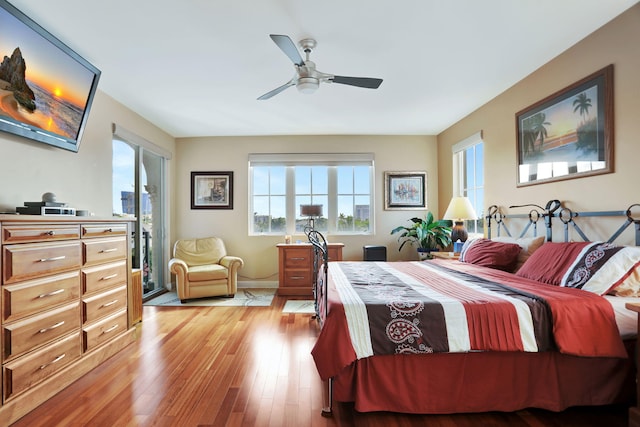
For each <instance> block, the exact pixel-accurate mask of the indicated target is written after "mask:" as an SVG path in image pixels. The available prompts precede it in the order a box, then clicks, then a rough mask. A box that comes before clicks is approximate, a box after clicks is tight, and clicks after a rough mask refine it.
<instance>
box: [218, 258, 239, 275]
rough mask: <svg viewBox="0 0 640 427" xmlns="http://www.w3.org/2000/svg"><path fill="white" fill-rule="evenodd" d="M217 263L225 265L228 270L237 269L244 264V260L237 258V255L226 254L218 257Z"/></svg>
mask: <svg viewBox="0 0 640 427" xmlns="http://www.w3.org/2000/svg"><path fill="white" fill-rule="evenodd" d="M219 264H220V265H222V266H224V267H227V268H228V269H229V270H232V271H237V270H238V269H239V268H240V267H242V266H243V265H244V261H243V260H242V258H239V257H237V256H230V255H226V256H223V257H222V258H220V262H219Z"/></svg>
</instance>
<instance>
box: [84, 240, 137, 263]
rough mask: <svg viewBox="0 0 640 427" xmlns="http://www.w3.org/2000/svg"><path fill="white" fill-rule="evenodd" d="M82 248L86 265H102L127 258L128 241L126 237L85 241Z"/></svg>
mask: <svg viewBox="0 0 640 427" xmlns="http://www.w3.org/2000/svg"><path fill="white" fill-rule="evenodd" d="M82 247H83V254H84V265H94V264H100V263H103V262H108V261H114V260H117V259H125V258H126V257H127V239H126V238H125V237H116V238H113V239H95V240H84V241H83V242H82Z"/></svg>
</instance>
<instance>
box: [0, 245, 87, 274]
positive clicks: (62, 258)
mask: <svg viewBox="0 0 640 427" xmlns="http://www.w3.org/2000/svg"><path fill="white" fill-rule="evenodd" d="M80 248H81V246H80V242H79V241H77V240H76V241H69V242H55V243H27V244H24V245H7V246H4V247H3V250H2V258H3V268H2V270H3V275H4V284H5V285H6V284H9V283H14V282H17V281H20V280H26V279H35V278H38V277H43V276H46V275H48V274H53V273H60V272H63V271H67V270H73V269H77V268H80V264H81V260H82V258H81V250H80Z"/></svg>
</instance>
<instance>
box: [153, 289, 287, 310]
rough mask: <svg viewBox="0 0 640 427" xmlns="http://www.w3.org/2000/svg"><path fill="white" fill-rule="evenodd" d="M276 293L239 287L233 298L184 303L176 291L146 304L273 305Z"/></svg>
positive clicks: (271, 290) (175, 305)
mask: <svg viewBox="0 0 640 427" xmlns="http://www.w3.org/2000/svg"><path fill="white" fill-rule="evenodd" d="M275 293H276V290H275V289H238V292H236V294H235V295H234V297H233V298H225V297H211V298H198V299H192V300H187V302H185V303H184V304H182V303H181V302H180V299H178V295H177V294H176V293H175V292H166V293H164V294H162V295H158V296H157V297H155V298H153V299H151V300H149V301H147V302H145V303H144V305H155V306H165V307H172V306H173V307H242V306H244V307H268V306H270V305H271V302H272V301H273V296H274V295H275Z"/></svg>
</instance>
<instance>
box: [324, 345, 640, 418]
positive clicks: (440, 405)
mask: <svg viewBox="0 0 640 427" xmlns="http://www.w3.org/2000/svg"><path fill="white" fill-rule="evenodd" d="M625 347H626V349H627V353H628V354H629V358H627V359H617V358H589V357H577V356H569V355H564V354H560V353H557V352H542V353H522V352H508V353H499V352H483V353H449V354H443V353H436V354H421V355H406V356H395V355H389V356H374V357H369V358H366V359H361V360H358V361H357V362H355V363H353V364H351V365H350V366H348V367H347V368H345V369H344V370H343V371H342V372H341V373H340V374H339V375H338V376H336V377H335V378H334V380H333V397H334V399H335V400H336V401H339V402H354V407H355V409H356V410H357V411H359V412H373V411H391V412H402V413H414V414H451V413H470V412H488V411H507V412H511V411H516V410H520V409H525V408H541V409H547V410H551V411H562V410H564V409H566V408H569V407H571V406H594V405H607V404H614V403H629V404H632V403H633V402H634V399H635V391H636V389H635V388H636V385H635V378H636V368H635V363H634V360H635V356H634V355H635V340H632V341H625Z"/></svg>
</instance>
